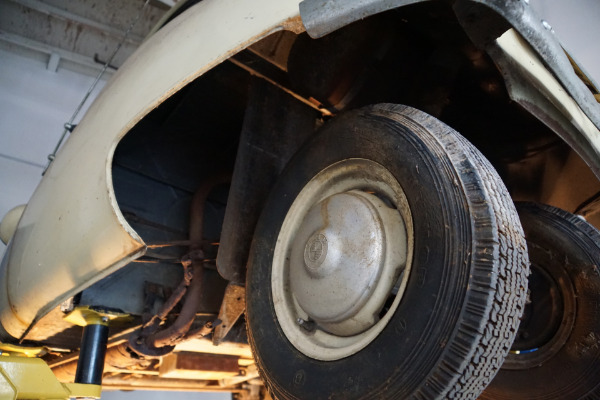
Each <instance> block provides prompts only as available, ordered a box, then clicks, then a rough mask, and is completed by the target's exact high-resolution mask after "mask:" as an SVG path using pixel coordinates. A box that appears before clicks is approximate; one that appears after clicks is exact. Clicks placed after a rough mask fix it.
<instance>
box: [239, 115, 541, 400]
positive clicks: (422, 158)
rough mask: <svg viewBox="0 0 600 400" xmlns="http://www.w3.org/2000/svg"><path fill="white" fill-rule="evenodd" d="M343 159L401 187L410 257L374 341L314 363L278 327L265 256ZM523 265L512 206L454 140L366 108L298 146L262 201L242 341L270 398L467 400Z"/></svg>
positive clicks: (494, 356)
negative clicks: (313, 188) (367, 164)
mask: <svg viewBox="0 0 600 400" xmlns="http://www.w3.org/2000/svg"><path fill="white" fill-rule="evenodd" d="M354 158H359V159H366V160H372V161H375V162H377V163H378V164H380V165H382V166H384V167H385V168H386V169H387V170H389V172H391V174H392V175H393V177H394V178H395V179H396V180H397V181H398V182H399V183H400V185H401V186H402V188H403V190H404V193H405V195H406V199H407V200H408V204H409V206H410V212H411V214H412V220H413V224H414V225H413V226H414V249H415V250H414V256H413V260H412V266H411V272H410V275H408V281H407V285H406V288H405V290H404V293H403V295H402V300H401V302H400V304H399V306H398V308H397V309H396V310H395V312H394V313H393V315H392V316H391V319H390V321H389V323H388V324H387V325H386V326H385V328H384V329H383V331H382V332H381V333H379V334H378V336H377V337H376V338H375V339H374V340H373V341H372V342H370V343H369V344H368V345H367V346H366V347H364V348H363V349H362V350H360V351H358V352H357V353H355V354H352V355H349V356H347V357H344V358H341V359H337V360H332V361H319V360H317V359H314V358H312V357H307V356H306V355H305V354H304V353H302V352H300V351H298V350H297V348H296V347H295V346H294V345H293V344H292V343H290V341H289V340H288V338H287V336H286V334H285V333H284V332H283V330H282V328H281V326H280V324H279V322H278V319H277V314H276V312H275V307H274V304H273V292H272V290H271V271H272V264H273V257H274V251H275V248H276V242H277V240H278V237H279V234H280V228H281V226H282V223H283V221H284V220H285V218H286V215H287V213H288V211H289V209H290V207H291V206H292V203H293V202H294V199H295V198H296V196H297V195H298V193H299V192H300V191H301V190H302V189H303V187H305V185H306V184H307V182H309V181H310V180H311V179H312V178H313V177H315V176H316V175H317V174H318V173H319V172H320V171H322V170H324V169H325V168H327V167H328V166H330V165H333V164H335V163H336V162H338V161H340V160H348V159H354ZM367 189H369V188H367ZM528 265H529V264H528V258H527V251H526V246H525V241H524V237H523V233H522V229H521V226H520V223H519V220H518V217H517V214H516V211H515V209H514V205H513V203H512V201H511V199H510V197H509V195H508V194H507V191H506V189H505V187H504V185H503V184H502V182H501V180H500V178H499V177H498V175H497V173H496V172H495V170H494V169H493V168H492V167H491V165H490V164H489V163H488V161H487V160H485V158H484V157H483V156H482V155H481V154H480V153H479V152H478V151H477V150H476V149H475V148H474V147H473V146H472V145H471V144H470V143H469V142H468V141H467V140H466V139H464V138H463V137H462V136H460V135H459V134H458V133H457V132H455V131H454V130H452V129H451V128H449V127H448V126H446V125H444V124H443V123H441V122H440V121H438V120H437V119H435V118H433V117H431V116H429V115H426V114H425V113H423V112H421V111H418V110H415V109H412V108H410V107H405V106H400V105H390V104H383V105H376V106H370V107H366V108H363V109H360V110H357V111H352V112H349V113H346V114H343V115H341V116H339V117H337V118H336V119H334V120H333V121H331V122H330V123H328V124H326V125H325V127H324V128H323V129H321V131H320V132H319V133H318V134H317V135H316V136H315V137H313V138H312V139H311V140H309V142H308V143H307V144H306V145H305V146H304V147H303V148H302V149H301V150H300V151H299V153H298V154H297V155H296V156H295V157H294V158H293V160H292V161H291V162H290V164H289V165H288V167H287V168H286V170H285V171H284V172H283V175H282V176H281V179H280V181H279V182H278V184H277V186H276V187H275V189H274V191H273V193H272V195H271V196H270V199H269V201H268V202H267V205H266V207H265V211H264V212H263V215H262V216H261V218H260V221H259V224H258V227H257V230H256V233H255V237H254V242H253V247H252V251H251V257H250V261H249V269H248V276H247V318H248V337H249V342H250V345H251V347H252V350H253V352H254V355H255V357H256V361H257V363H258V366H259V370H260V371H261V374H262V376H263V378H264V379H265V381H266V384H267V386H268V387H269V388H270V390H271V392H272V394H273V396H274V398H277V399H373V398H395V399H408V398H413V399H438V398H448V399H474V398H477V396H478V395H479V394H480V393H481V392H482V391H483V389H484V388H485V387H486V386H487V385H488V383H489V382H490V381H491V380H492V378H493V377H494V375H495V374H496V372H497V370H498V369H499V367H500V366H501V365H502V362H503V360H504V357H505V355H506V354H507V352H508V350H509V348H510V346H511V343H512V341H513V339H514V336H515V334H516V332H517V328H518V323H519V318H520V317H521V314H522V310H523V307H524V302H525V293H526V287H527V275H528Z"/></svg>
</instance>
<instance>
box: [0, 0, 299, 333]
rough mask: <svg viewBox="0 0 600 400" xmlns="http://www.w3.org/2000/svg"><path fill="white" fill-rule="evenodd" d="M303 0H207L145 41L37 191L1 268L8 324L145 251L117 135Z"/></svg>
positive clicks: (3, 317)
mask: <svg viewBox="0 0 600 400" xmlns="http://www.w3.org/2000/svg"><path fill="white" fill-rule="evenodd" d="M299 2H300V0H252V1H245V0H204V1H202V2H201V3H199V4H197V5H195V6H193V7H192V8H190V9H189V10H188V11H186V12H185V13H183V14H182V15H181V16H180V17H178V18H177V19H176V20H174V21H173V22H172V23H170V24H168V25H166V26H165V27H164V28H163V29H161V30H160V31H158V32H157V33H156V34H155V35H154V36H152V37H151V38H150V39H149V40H147V41H146V42H145V43H144V44H143V45H142V46H141V47H140V48H139V49H138V50H137V51H136V52H135V53H134V54H133V55H132V56H131V57H130V59H129V60H128V61H127V62H126V63H125V65H123V66H122V67H121V68H120V69H119V71H118V72H117V74H115V76H114V77H113V78H112V80H111V81H110V82H109V83H108V84H107V85H106V87H105V89H104V91H103V92H102V93H101V94H100V95H99V96H98V98H97V99H96V101H95V102H94V104H93V105H92V106H91V107H90V109H89V111H88V112H87V114H86V115H85V117H84V118H83V119H82V121H81V123H80V124H79V125H78V127H77V129H76V130H75V131H74V132H73V134H72V135H71V137H70V138H69V140H68V141H67V142H66V143H65V145H64V147H63V148H62V149H61V151H60V152H59V154H58V157H57V158H56V160H55V161H54V162H53V164H52V166H51V167H50V169H49V170H48V171H47V173H46V175H45V176H44V179H43V180H42V182H41V183H40V185H39V186H38V188H37V189H36V191H35V193H34V195H33V197H32V198H31V200H30V202H29V204H28V205H27V208H26V210H25V212H24V214H23V216H22V218H21V221H20V223H19V226H18V228H17V231H16V233H15V236H14V237H13V240H12V242H11V244H10V246H9V249H7V255H6V256H5V259H4V260H3V262H2V268H1V270H0V273H1V274H2V276H0V278H1V279H2V284H3V285H5V287H4V288H2V290H0V323H1V324H2V326H3V328H4V330H6V332H7V333H8V334H10V335H11V336H13V337H15V338H22V337H24V336H25V335H26V333H27V331H28V330H29V329H30V328H31V327H32V326H33V325H34V324H35V323H36V322H37V321H38V320H39V319H40V318H41V317H43V316H44V315H45V314H46V313H48V312H49V311H50V310H52V309H53V308H55V307H56V306H57V305H59V304H60V303H61V302H62V301H64V300H65V299H67V298H68V297H70V296H73V295H74V294H76V293H77V292H79V291H81V290H83V289H84V288H86V287H88V286H90V285H91V284H93V283H95V282H97V281H98V280H100V279H102V278H104V277H105V276H107V275H109V274H111V273H112V272H114V271H115V270H117V269H119V268H120V267H122V266H124V265H126V264H127V263H128V262H130V261H131V260H132V259H134V258H136V257H139V256H140V255H142V254H143V253H144V252H145V244H144V242H143V241H142V239H141V238H140V237H139V236H138V235H137V234H136V233H135V232H134V231H133V229H131V227H130V226H129V225H128V224H127V222H126V221H125V219H124V218H123V215H122V214H121V212H120V211H119V208H118V206H117V203H116V200H115V196H114V192H113V186H112V177H111V164H112V157H113V153H114V150H115V148H116V146H117V144H118V142H119V140H120V139H121V138H122V137H123V136H124V135H125V134H126V133H127V132H128V131H129V130H130V129H131V128H132V127H133V126H134V125H135V124H136V123H137V122H138V121H139V120H140V119H142V118H143V117H144V116H145V115H146V114H147V113H148V112H150V111H151V110H152V109H154V108H155V107H157V106H158V105H159V104H160V103H161V102H163V101H164V100H165V99H166V98H168V97H169V96H171V95H172V94H173V93H175V92H177V90H179V89H180V88H182V87H183V86H185V85H186V84H187V83H189V82H190V81H192V80H194V79H195V78H196V77H198V76H200V75H202V74H203V73H204V72H206V71H208V70H209V69H211V68H212V67H214V66H215V65H217V64H219V63H220V62H222V61H223V60H225V59H227V58H228V57H229V56H231V55H233V54H235V53H237V52H238V51H240V50H242V49H244V48H246V47H247V46H249V45H250V44H252V43H254V42H256V41H258V40H259V39H261V38H263V37H265V36H267V35H269V34H270V33H272V32H275V31H277V30H282V29H288V30H293V31H295V32H298V33H299V32H301V31H303V30H304V28H303V27H302V24H301V21H300V17H299V10H298V3H299Z"/></svg>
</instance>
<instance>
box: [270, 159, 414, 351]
mask: <svg viewBox="0 0 600 400" xmlns="http://www.w3.org/2000/svg"><path fill="white" fill-rule="evenodd" d="M412 253H413V225H412V218H411V213H410V208H409V206H408V202H407V200H406V196H405V195H404V191H403V190H402V187H401V186H400V184H399V183H398V181H397V180H396V179H395V178H394V177H393V175H392V174H391V173H390V172H389V171H388V170H387V169H386V168H385V167H383V166H382V165H380V164H378V163H376V162H373V161H370V160H365V159H348V160H343V161H340V162H337V163H335V164H332V165H330V166H329V167H327V168H325V169H324V170H322V171H321V172H319V173H318V174H317V175H316V176H315V177H314V178H313V179H311V180H310V181H309V182H308V183H307V184H306V185H305V186H304V188H303V189H302V190H301V191H300V193H299V194H298V196H297V197H296V199H295V200H294V202H293V203H292V206H291V207H290V209H289V211H288V213H287V215H286V217H285V219H284V222H283V224H282V227H281V230H280V233H279V236H278V239H277V244H276V246H275V250H274V255H273V269H272V275H271V286H272V293H273V303H274V308H275V312H276V315H277V318H278V321H279V324H280V326H281V328H282V330H283V332H284V334H285V335H286V337H287V338H288V340H289V341H290V342H291V343H292V345H293V346H294V347H295V348H296V349H298V350H299V351H300V352H302V353H303V354H305V355H306V356H309V357H311V358H314V359H318V360H323V361H329V360H337V359H341V358H344V357H348V356H350V355H352V354H355V353H356V352H358V351H360V350H361V349H362V348H364V347H365V346H367V345H368V344H369V343H370V342H371V341H373V339H375V338H376V337H377V335H379V333H381V331H382V330H383V329H384V327H385V326H386V325H387V324H388V322H389V320H390V319H391V316H392V315H393V313H394V311H395V310H396V309H397V308H398V305H399V304H400V301H401V298H402V294H403V293H404V289H405V287H406V282H407V280H408V276H409V274H410V267H411V260H412Z"/></svg>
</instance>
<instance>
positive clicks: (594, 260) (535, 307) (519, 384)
mask: <svg viewBox="0 0 600 400" xmlns="http://www.w3.org/2000/svg"><path fill="white" fill-rule="evenodd" d="M517 210H518V212H519V216H520V217H521V223H522V224H523V229H524V230H525V235H526V238H527V246H528V248H529V258H530V260H531V265H532V268H531V269H532V274H531V277H530V283H531V287H530V297H531V303H530V304H528V305H527V306H526V313H525V315H524V318H523V322H522V327H521V328H520V329H519V334H518V337H517V340H515V343H514V345H513V351H512V352H511V354H510V355H509V356H508V357H507V359H506V362H505V364H504V365H503V366H502V369H501V370H500V372H499V373H498V375H497V376H496V378H495V379H494V381H492V383H491V384H490V386H489V387H488V388H487V389H486V391H485V392H484V394H483V396H482V398H483V399H517V398H518V399H539V400H542V399H548V400H550V399H561V400H571V399H600V374H599V371H600V318H598V315H599V313H600V270H599V269H598V268H599V266H600V234H599V232H598V231H597V230H596V228H594V227H593V226H591V225H590V224H588V223H587V222H586V221H585V220H583V219H581V218H580V217H577V216H575V215H573V214H571V213H568V212H566V211H563V210H560V209H557V208H554V207H550V206H546V205H540V204H532V203H521V204H518V205H517ZM536 349H537V350H536ZM516 351H519V353H520V354H516Z"/></svg>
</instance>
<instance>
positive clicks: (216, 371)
mask: <svg viewBox="0 0 600 400" xmlns="http://www.w3.org/2000/svg"><path fill="white" fill-rule="evenodd" d="M239 372H240V368H239V366H238V358H237V357H235V356H223V355H215V354H202V353H189V352H180V353H172V354H169V355H168V356H166V357H164V358H163V360H162V363H161V365H160V369H159V376H160V377H162V378H179V379H206V380H214V379H224V378H229V377H232V376H235V375H238V374H239Z"/></svg>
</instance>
